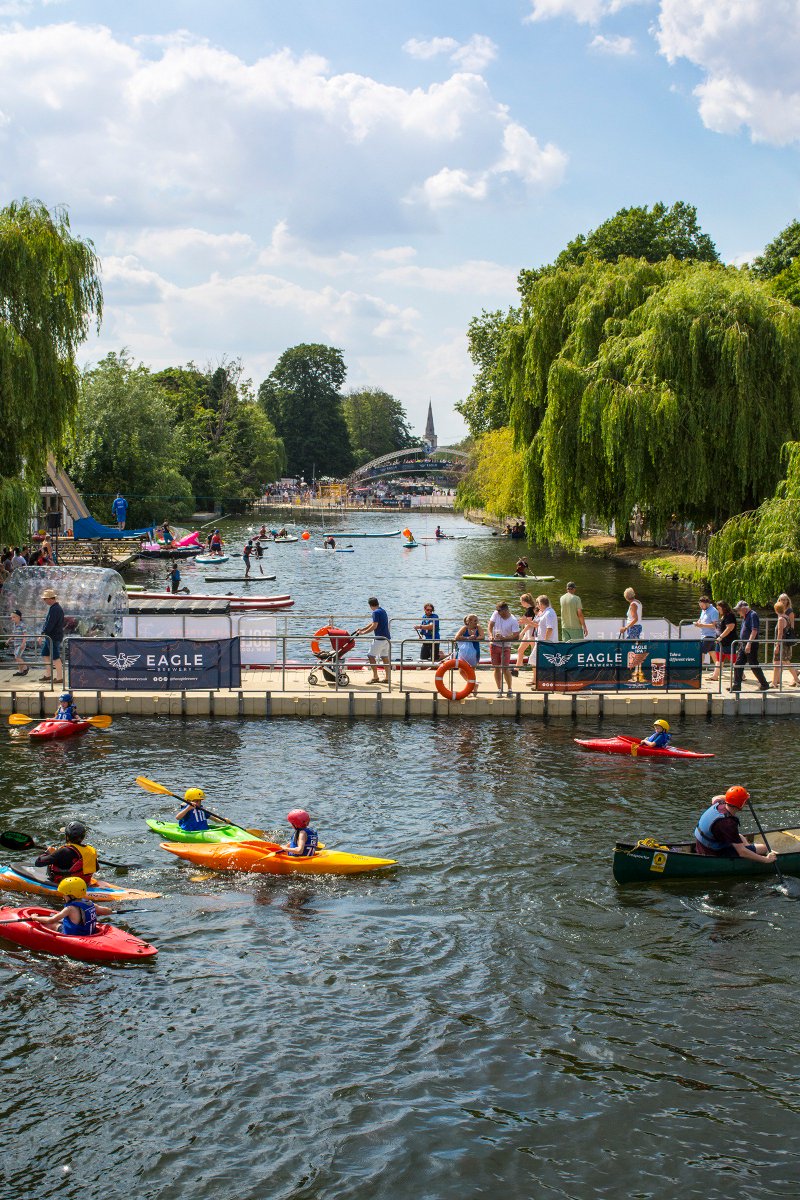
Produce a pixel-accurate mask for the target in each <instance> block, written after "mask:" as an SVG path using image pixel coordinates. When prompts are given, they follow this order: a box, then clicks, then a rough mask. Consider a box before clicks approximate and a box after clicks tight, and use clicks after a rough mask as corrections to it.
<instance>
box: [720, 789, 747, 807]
mask: <svg viewBox="0 0 800 1200" xmlns="http://www.w3.org/2000/svg"><path fill="white" fill-rule="evenodd" d="M749 799H750V793H749V792H748V791H747V789H746V788H743V787H740V786H739V784H737V785H736V787H729V788H728V790H727V792H726V793H725V803H726V804H727V805H729V806H730V807H731V808H744V806H745V804H747V801H748V800H749Z"/></svg>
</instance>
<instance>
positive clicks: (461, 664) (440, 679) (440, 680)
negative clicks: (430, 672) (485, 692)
mask: <svg viewBox="0 0 800 1200" xmlns="http://www.w3.org/2000/svg"><path fill="white" fill-rule="evenodd" d="M456 667H458V669H459V671H460V673H461V677H462V679H466V681H467V682H466V683H465V684H464V686H463V687H462V688H461V689H460V690H459V691H456V689H455V688H449V687H447V685H446V684H445V682H444V677H445V675H446V674H447V672H448V671H453V670H455V668H456ZM435 683H436V690H437V692H438V693H439V695H440V696H444V698H445V700H464V699H465V698H466V697H467V696H469V695H471V694H472V692H474V691H475V668H474V667H473V666H471V665H470V663H468V662H466V660H465V659H463V658H446V659H445V660H444V662H443V663H439V666H438V667H437V668H436V676H435Z"/></svg>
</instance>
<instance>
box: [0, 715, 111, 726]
mask: <svg viewBox="0 0 800 1200" xmlns="http://www.w3.org/2000/svg"><path fill="white" fill-rule="evenodd" d="M47 720H50V721H52V720H53V718H52V717H26V716H25V714H24V713H12V714H11V716H10V717H9V718H8V723H9V725H31V724H36V725H38V724H39V723H40V722H41V721H47ZM81 720H83V721H88V723H89V724H90V725H93V726H94V728H95V729H108V727H109V725H110V724H111V717H107V716H104V715H103V714H102V713H101V714H99V715H98V716H96V717H82V718H81Z"/></svg>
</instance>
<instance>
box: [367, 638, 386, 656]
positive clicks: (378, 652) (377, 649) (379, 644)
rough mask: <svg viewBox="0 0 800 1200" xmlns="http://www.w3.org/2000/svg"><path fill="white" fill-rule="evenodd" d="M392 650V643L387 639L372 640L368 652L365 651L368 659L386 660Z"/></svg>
mask: <svg viewBox="0 0 800 1200" xmlns="http://www.w3.org/2000/svg"><path fill="white" fill-rule="evenodd" d="M391 648H392V643H391V642H390V641H389V639H388V638H373V639H372V643H371V645H370V648H369V650H368V651H367V657H368V658H388V657H389V651H390V650H391Z"/></svg>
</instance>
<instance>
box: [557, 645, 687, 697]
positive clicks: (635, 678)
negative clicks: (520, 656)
mask: <svg viewBox="0 0 800 1200" xmlns="http://www.w3.org/2000/svg"><path fill="white" fill-rule="evenodd" d="M702 670H703V668H702V652H701V649H700V642H699V641H697V640H686V641H681V640H680V639H672V640H667V639H660V638H643V639H641V640H640V641H635V642H629V641H613V642H612V641H585V642H537V643H536V689H537V691H540V692H583V691H587V690H593V691H609V692H610V691H626V692H627V691H651V690H656V691H668V690H671V691H683V690H685V689H688V688H699V687H700V683H701V679H702Z"/></svg>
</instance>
